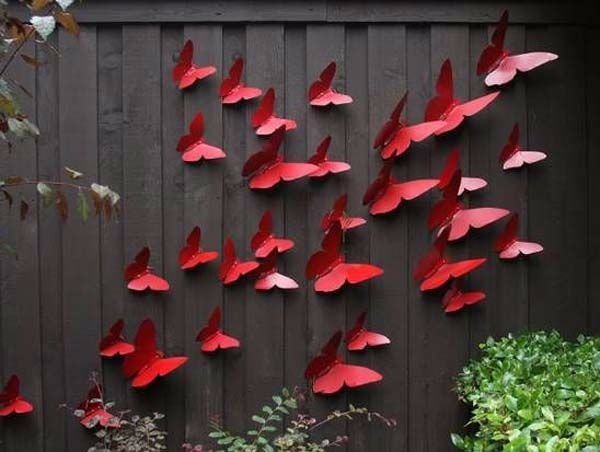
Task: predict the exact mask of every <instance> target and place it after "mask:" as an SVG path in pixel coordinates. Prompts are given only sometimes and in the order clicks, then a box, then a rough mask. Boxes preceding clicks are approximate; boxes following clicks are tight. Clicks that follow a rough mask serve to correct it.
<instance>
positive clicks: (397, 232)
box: [349, 25, 415, 450]
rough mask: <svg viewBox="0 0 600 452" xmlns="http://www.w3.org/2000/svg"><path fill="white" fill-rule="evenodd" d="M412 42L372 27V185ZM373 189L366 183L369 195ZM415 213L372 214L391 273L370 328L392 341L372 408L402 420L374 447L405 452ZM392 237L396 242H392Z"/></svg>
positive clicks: (374, 243)
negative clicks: (378, 139) (377, 143)
mask: <svg viewBox="0 0 600 452" xmlns="http://www.w3.org/2000/svg"><path fill="white" fill-rule="evenodd" d="M406 39H407V35H406V28H405V27H404V26H395V25H394V26H392V25H385V26H379V25H377V26H375V25H371V26H370V27H369V31H368V40H369V47H368V56H369V57H368V61H367V67H368V70H369V91H368V105H369V133H368V142H367V143H365V144H364V145H363V152H364V153H368V154H369V161H368V167H369V173H370V181H369V183H371V182H373V181H374V180H375V178H376V177H377V175H378V173H379V171H380V169H381V167H382V165H383V160H382V159H381V156H380V154H379V152H378V151H375V150H373V149H372V148H371V146H372V144H373V142H374V140H375V136H376V134H377V132H378V131H379V129H380V128H381V127H382V126H383V124H384V123H385V121H387V119H388V118H389V115H390V113H391V112H392V110H393V109H394V108H395V106H396V104H397V102H398V100H399V99H400V98H401V97H402V96H403V95H404V92H405V91H406V89H407V54H406V51H407V45H406V44H407V42H406ZM404 114H406V112H404ZM392 171H393V173H394V177H396V178H398V179H399V180H405V179H406V178H407V175H408V167H407V164H406V159H405V158H401V159H400V160H399V162H398V164H397V165H395V167H394V168H393V170H392ZM367 185H368V184H365V185H363V190H362V192H363V194H364V191H365V190H366V187H367ZM414 213H415V211H414V209H413V207H412V206H409V205H402V206H401V207H400V208H399V210H398V211H396V212H393V213H390V214H388V215H384V216H379V217H374V216H369V235H370V259H371V262H372V263H373V264H375V265H379V266H381V267H383V269H384V271H385V273H384V274H383V276H381V277H380V278H377V279H375V280H373V281H372V283H371V300H370V312H371V315H370V316H369V318H370V325H371V328H372V329H373V330H376V331H381V332H382V333H384V334H389V336H390V338H391V340H392V344H391V345H390V346H387V347H385V348H384V349H381V350H373V359H372V360H371V361H372V366H373V368H374V369H376V370H378V371H380V372H381V373H383V375H384V380H383V382H382V383H380V384H378V385H377V386H376V387H373V397H372V404H374V405H375V404H376V405H377V406H381V408H378V409H381V411H382V412H383V414H384V415H386V416H390V417H394V418H396V420H397V422H398V429H397V430H396V431H394V433H393V434H391V435H390V434H386V435H377V434H374V435H373V436H372V448H373V449H378V450H386V449H389V448H391V447H395V446H398V447H399V450H404V449H405V447H406V441H407V428H408V417H407V411H406V409H407V402H408V400H407V396H408V380H407V377H408V374H407V365H408V354H407V351H408V349H407V335H408V323H407V318H408V317H407V314H408V300H407V295H408V287H407V276H408V270H409V269H408V267H407V261H406V259H401V258H399V257H400V256H403V255H404V254H405V253H406V249H407V243H408V242H407V227H408V222H409V219H410V218H411V216H412V215H414ZM391 237H394V240H389V238H391ZM349 320H350V319H349Z"/></svg>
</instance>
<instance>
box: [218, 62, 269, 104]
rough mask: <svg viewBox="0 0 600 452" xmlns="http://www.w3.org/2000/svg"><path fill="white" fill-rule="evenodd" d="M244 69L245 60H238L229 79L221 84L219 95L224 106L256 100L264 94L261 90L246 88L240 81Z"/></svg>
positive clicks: (232, 67) (230, 70) (230, 71)
mask: <svg viewBox="0 0 600 452" xmlns="http://www.w3.org/2000/svg"><path fill="white" fill-rule="evenodd" d="M243 67H244V60H242V59H241V58H238V59H236V60H235V62H234V63H233V65H232V66H231V69H229V77H228V78H226V79H224V80H223V81H222V82H221V87H220V88H219V95H220V96H221V102H222V103H223V104H235V103H238V102H239V101H241V100H250V99H254V98H256V97H258V96H260V95H261V94H262V90H261V89H259V88H254V87H250V86H245V85H244V84H243V83H242V82H241V81H240V80H241V75H242V70H243Z"/></svg>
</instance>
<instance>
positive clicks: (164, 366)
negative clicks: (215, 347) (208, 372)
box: [123, 319, 188, 388]
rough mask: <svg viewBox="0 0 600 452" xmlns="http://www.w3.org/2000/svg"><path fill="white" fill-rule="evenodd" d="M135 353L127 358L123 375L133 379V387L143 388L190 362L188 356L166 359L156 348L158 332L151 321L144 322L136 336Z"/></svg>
mask: <svg viewBox="0 0 600 452" xmlns="http://www.w3.org/2000/svg"><path fill="white" fill-rule="evenodd" d="M134 346H135V351H134V352H133V353H130V354H129V355H126V356H125V361H124V362H123V373H124V374H125V377H126V378H133V380H132V382H131V386H132V387H134V388H141V387H143V386H147V385H149V384H150V383H152V382H153V381H154V380H155V379H156V378H158V377H164V376H165V375H168V374H170V373H171V372H173V371H174V370H175V369H177V368H178V367H181V366H183V365H184V364H185V363H186V361H187V360H188V358H187V356H174V357H170V358H165V357H164V353H163V352H162V351H160V350H158V349H157V348H156V332H155V329H154V323H153V322H152V320H150V319H146V320H144V321H143V322H142V323H141V324H140V326H139V328H138V331H137V334H136V335H135V341H134Z"/></svg>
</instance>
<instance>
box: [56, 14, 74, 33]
mask: <svg viewBox="0 0 600 452" xmlns="http://www.w3.org/2000/svg"><path fill="white" fill-rule="evenodd" d="M54 18H55V19H56V21H57V22H58V23H59V24H61V25H62V26H63V27H64V28H65V30H67V31H68V32H69V33H71V34H73V35H75V36H79V24H78V23H77V21H76V20H75V17H74V16H73V14H71V13H66V12H64V11H59V12H57V13H55V14H54Z"/></svg>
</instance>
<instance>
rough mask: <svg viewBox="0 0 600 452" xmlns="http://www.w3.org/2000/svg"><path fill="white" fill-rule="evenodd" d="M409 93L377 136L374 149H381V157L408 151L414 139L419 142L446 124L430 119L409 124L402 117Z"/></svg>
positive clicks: (403, 97) (389, 156) (401, 100)
mask: <svg viewBox="0 0 600 452" xmlns="http://www.w3.org/2000/svg"><path fill="white" fill-rule="evenodd" d="M407 97H408V93H406V94H404V96H402V99H400V102H398V105H396V108H394V111H392V114H391V115H390V119H388V121H387V122H386V123H385V124H384V125H383V127H382V128H381V129H380V130H379V132H378V133H377V135H376V136H375V141H374V142H373V149H381V150H380V152H381V157H382V158H384V159H389V158H391V157H398V156H400V155H402V154H404V153H405V152H406V150H407V149H408V148H409V147H410V144H411V143H412V142H413V141H414V142H416V143H419V142H421V141H423V140H425V139H426V138H428V137H430V136H431V135H433V134H434V132H435V131H437V130H438V129H441V128H442V127H444V126H445V125H446V123H445V122H444V121H428V122H422V123H420V124H414V125H412V126H409V125H408V124H407V123H405V122H403V121H402V120H401V119H400V115H401V114H402V110H404V106H405V105H406V98H407Z"/></svg>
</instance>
